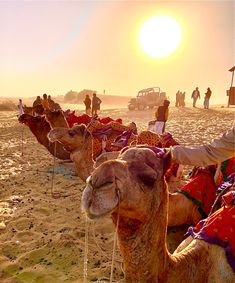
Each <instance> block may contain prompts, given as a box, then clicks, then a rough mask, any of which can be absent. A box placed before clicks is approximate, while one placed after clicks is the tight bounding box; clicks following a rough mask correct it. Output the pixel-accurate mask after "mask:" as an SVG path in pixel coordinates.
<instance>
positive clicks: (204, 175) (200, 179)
mask: <svg viewBox="0 0 235 283" xmlns="http://www.w3.org/2000/svg"><path fill="white" fill-rule="evenodd" d="M216 190H217V187H216V185H215V182H214V175H213V174H212V173H211V172H210V171H209V170H207V169H200V170H198V173H197V176H196V177H195V178H193V179H192V180H191V181H190V182H189V183H187V184H186V185H184V186H183V187H182V188H181V189H180V190H178V192H179V193H181V194H183V195H185V196H186V197H187V198H189V199H190V200H191V201H192V202H193V203H195V204H196V205H197V206H198V211H199V213H200V214H201V216H202V217H203V218H205V217H207V216H208V214H209V212H210V209H211V206H212V205H213V203H214V201H215V199H216Z"/></svg>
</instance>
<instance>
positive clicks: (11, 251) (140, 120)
mask: <svg viewBox="0 0 235 283" xmlns="http://www.w3.org/2000/svg"><path fill="white" fill-rule="evenodd" d="M81 113H82V112H81V111H77V114H81ZM101 114H102V116H110V117H113V118H120V117H121V118H122V119H123V122H124V123H128V122H131V121H135V122H136V124H137V126H138V129H139V130H144V129H146V127H147V123H148V121H149V120H152V119H153V111H152V110H151V111H150V110H147V111H133V112H130V111H128V110H127V109H112V110H110V109H109V110H103V111H102V113H101ZM233 123H234V109H232V108H231V109H227V108H212V109H209V110H204V109H202V108H192V107H186V108H184V109H179V108H175V107H171V108H170V117H169V122H168V123H167V131H169V132H170V133H172V135H173V136H174V137H175V138H176V139H177V140H178V141H179V142H180V143H181V144H187V145H189V144H191V145H197V144H202V143H206V142H209V141H210V140H212V139H213V138H216V137H219V136H220V135H221V134H222V133H223V132H224V131H226V129H228V128H230V127H231V126H232V125H233ZM0 127H1V131H0V282H2V283H16V282H17V283H18V282H24V283H31V282H32V283H33V282H37V283H60V282H69V283H73V282H83V271H84V267H83V266H84V263H83V262H84V250H85V244H84V243H85V226H86V223H85V217H84V215H83V214H82V212H81V207H80V201H81V194H82V191H83V189H84V186H85V184H84V182H83V181H82V180H80V179H79V178H78V177H76V176H75V174H74V169H73V164H69V163H68V164H65V163H63V162H61V161H59V160H57V159H56V160H55V159H54V158H53V156H51V155H50V153H49V152H48V151H47V150H46V149H45V148H44V147H43V146H42V145H40V144H38V143H37V141H36V138H35V137H34V136H33V135H32V133H31V132H30V131H29V129H28V128H27V127H26V126H24V125H21V124H19V123H18V121H17V113H16V112H14V111H2V112H0ZM53 165H54V169H53ZM190 169H191V167H189V166H188V167H186V170H185V174H186V173H187V172H188V171H189V170H190ZM53 170H54V172H55V174H54V175H53V174H52V172H53ZM53 176H54V177H53ZM183 181H187V176H186V175H185V176H184V178H183ZM87 225H88V226H89V235H88V254H87V256H88V270H87V282H109V276H110V275H109V274H110V266H111V260H112V250H113V248H112V247H113V236H114V229H113V226H112V223H111V221H110V220H109V219H107V220H103V221H100V222H97V223H94V222H89V223H87ZM186 228H187V227H180V228H171V230H170V234H171V235H173V236H174V237H173V238H172V237H171V242H170V244H169V247H170V250H171V251H173V250H174V248H175V247H176V246H177V244H178V243H179V242H180V241H181V240H182V239H183V234H184V232H185V231H186ZM172 239H173V240H172ZM121 261H122V260H121V257H120V255H119V251H118V249H117V251H116V255H115V263H114V280H115V282H118V281H120V280H121V279H122V278H123V273H122V270H121Z"/></svg>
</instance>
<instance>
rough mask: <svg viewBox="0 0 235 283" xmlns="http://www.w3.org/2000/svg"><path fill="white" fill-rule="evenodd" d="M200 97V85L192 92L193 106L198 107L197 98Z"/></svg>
mask: <svg viewBox="0 0 235 283" xmlns="http://www.w3.org/2000/svg"><path fill="white" fill-rule="evenodd" d="M198 98H199V99H200V98H201V97H200V91H199V89H198V87H196V88H195V90H194V91H193V93H192V99H193V107H196V103H197V99H198Z"/></svg>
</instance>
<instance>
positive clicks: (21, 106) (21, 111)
mask: <svg viewBox="0 0 235 283" xmlns="http://www.w3.org/2000/svg"><path fill="white" fill-rule="evenodd" d="M17 107H18V109H19V115H20V116H21V115H23V114H24V109H23V103H22V99H21V98H20V99H19V103H18V105H17Z"/></svg>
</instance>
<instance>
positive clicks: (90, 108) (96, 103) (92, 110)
mask: <svg viewBox="0 0 235 283" xmlns="http://www.w3.org/2000/svg"><path fill="white" fill-rule="evenodd" d="M83 102H84V104H85V107H86V114H87V115H92V116H93V115H96V114H97V111H98V110H100V104H101V102H102V101H101V99H100V98H99V97H98V96H97V95H96V93H93V97H92V100H91V99H90V97H89V95H88V94H87V95H86V97H85V100H84V101H83Z"/></svg>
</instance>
